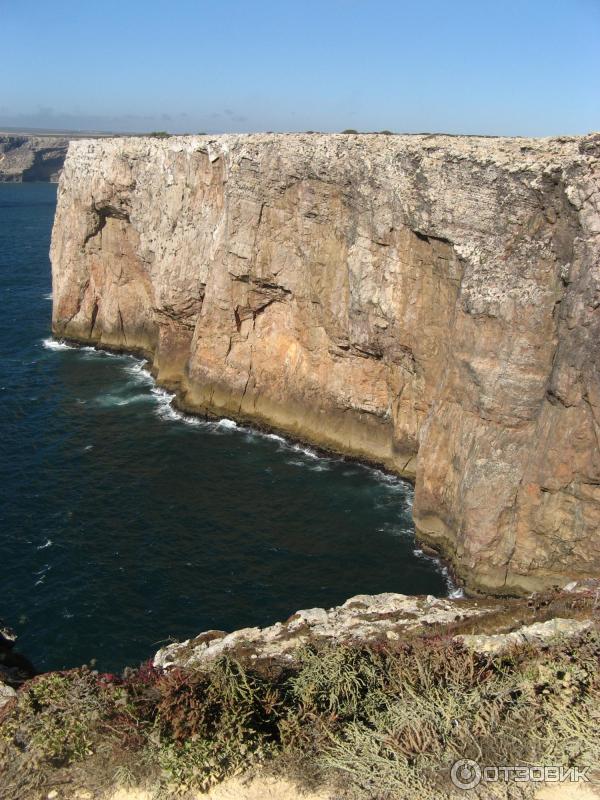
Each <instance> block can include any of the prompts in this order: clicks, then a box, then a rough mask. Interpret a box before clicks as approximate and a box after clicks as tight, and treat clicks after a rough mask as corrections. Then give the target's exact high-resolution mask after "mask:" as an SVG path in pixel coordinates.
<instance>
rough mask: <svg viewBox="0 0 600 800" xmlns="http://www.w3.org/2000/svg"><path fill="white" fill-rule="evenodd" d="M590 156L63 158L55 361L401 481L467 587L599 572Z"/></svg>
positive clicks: (230, 148)
mask: <svg viewBox="0 0 600 800" xmlns="http://www.w3.org/2000/svg"><path fill="white" fill-rule="evenodd" d="M599 158H600V135H590V136H586V137H562V138H557V139H537V140H536V139H507V138H475V137H473V138H471V137H450V136H437V135H436V136H431V135H422V136H383V135H251V136H233V135H227V136H220V137H217V138H210V137H172V138H169V139H166V140H157V139H148V138H145V139H144V138H136V139H113V140H106V139H105V140H97V141H91V140H85V141H77V142H73V143H71V145H70V148H69V153H68V156H67V160H66V164H65V168H64V172H63V176H62V179H61V183H60V190H59V202H58V209H57V215H56V221H55V227H54V232H53V241H52V263H53V282H54V290H53V293H54V308H53V329H54V332H55V334H56V335H57V336H61V337H67V338H70V339H74V340H78V341H82V342H93V343H96V344H98V345H99V346H105V347H111V348H119V349H121V348H122V349H126V350H130V351H141V352H143V353H145V354H147V355H149V356H150V357H151V358H152V360H153V364H154V370H155V373H156V375H157V377H158V379H159V380H160V381H161V382H163V383H165V384H168V385H170V386H173V387H174V388H176V390H177V392H178V397H179V403H180V404H181V406H182V407H184V408H187V409H190V410H193V411H197V412H200V413H214V414H220V415H227V416H233V417H236V418H243V419H248V420H251V421H254V422H256V423H262V424H266V425H269V426H272V427H275V428H277V429H280V430H282V431H284V432H288V433H289V434H292V435H293V436H296V437H299V438H301V439H305V440H310V441H312V442H316V443H318V444H320V445H323V446H325V447H328V448H332V449H334V450H337V451H341V452H344V453H349V454H352V455H354V456H358V457H361V458H367V459H370V460H373V461H376V462H380V463H382V464H384V465H385V466H386V467H388V468H390V469H392V470H395V471H396V472H398V473H400V474H402V475H404V476H407V477H409V478H411V479H415V481H416V492H415V507H414V515H415V522H416V525H417V529H418V532H419V535H420V537H421V538H422V539H424V540H426V541H427V542H429V543H431V544H433V545H434V546H435V547H437V548H438V549H440V550H441V551H442V552H444V553H445V554H446V555H447V556H448V557H449V558H451V559H452V561H453V562H454V565H455V567H456V569H457V571H458V572H459V573H460V574H461V575H462V576H463V577H464V578H465V579H466V581H467V583H468V585H469V586H471V587H472V588H479V589H483V590H486V591H493V592H499V593H503V592H507V593H511V592H521V591H528V590H531V589H534V588H538V587H541V586H544V585H551V584H554V583H564V581H565V579H566V578H567V577H569V578H570V577H583V576H587V575H594V574H597V573H598V572H600V531H599V525H600V451H599V448H598V434H599V430H600V429H599V425H600V375H599V360H598V356H599V351H600V339H599V334H600V324H599V320H600V311H599V309H600V263H599V255H600V192H599V186H600V183H599V175H600V161H599Z"/></svg>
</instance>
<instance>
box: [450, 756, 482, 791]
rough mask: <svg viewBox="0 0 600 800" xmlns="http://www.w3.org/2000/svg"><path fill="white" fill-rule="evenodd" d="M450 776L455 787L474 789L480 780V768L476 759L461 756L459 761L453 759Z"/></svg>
mask: <svg viewBox="0 0 600 800" xmlns="http://www.w3.org/2000/svg"><path fill="white" fill-rule="evenodd" d="M450 777H451V778H452V783H453V784H454V785H455V786H456V788H457V789H464V790H465V791H467V790H468V789H474V788H475V787H476V786H478V785H479V783H480V782H481V770H480V769H479V764H478V763H477V762H476V761H472V760H471V759H470V758H461V759H460V761H455V762H454V764H452V769H451V770H450Z"/></svg>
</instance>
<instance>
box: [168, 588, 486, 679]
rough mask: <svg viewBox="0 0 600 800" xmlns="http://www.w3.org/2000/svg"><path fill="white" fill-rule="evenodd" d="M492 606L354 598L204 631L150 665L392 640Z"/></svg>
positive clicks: (278, 655)
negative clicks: (261, 624)
mask: <svg viewBox="0 0 600 800" xmlns="http://www.w3.org/2000/svg"><path fill="white" fill-rule="evenodd" d="M496 610H497V608H496V606H493V605H492V606H489V605H485V604H479V603H477V602H475V601H468V600H451V599H449V598H445V597H437V598H436V597H432V596H431V595H428V596H427V597H421V596H419V597H416V596H408V595H404V594H394V593H389V592H387V593H384V594H376V595H366V594H359V595H356V596H355V597H351V598H350V599H349V600H346V602H345V603H343V604H342V605H341V606H336V607H335V608H330V609H328V610H326V609H324V608H309V609H305V610H303V611H297V612H296V613H295V614H293V615H292V616H291V617H290V618H289V619H288V620H287V621H286V622H277V623H275V625H271V626H269V627H267V628H244V629H242V630H238V631H234V632H233V633H223V632H220V631H209V632H207V633H203V634H200V636H198V637H196V638H195V639H191V640H188V641H185V642H176V643H174V644H170V645H167V646H166V647H163V648H162V649H161V650H159V651H158V653H157V654H156V655H155V657H154V665H155V666H156V667H162V668H166V667H171V666H182V667H194V666H200V665H203V664H204V665H205V664H209V663H210V662H211V661H214V659H216V658H219V657H220V656H222V655H229V656H231V657H235V658H244V659H250V660H257V659H272V658H275V659H284V660H285V659H292V658H293V654H294V651H295V650H296V649H297V648H299V647H302V646H304V645H308V644H318V645H323V644H342V643H352V644H361V645H363V644H364V645H368V644H373V643H375V642H385V641H390V640H391V641H395V640H397V639H399V638H400V637H401V636H405V635H407V634H410V632H411V631H418V632H423V631H424V630H426V629H427V627H431V626H440V627H442V628H447V627H448V626H450V625H452V624H456V623H458V622H464V621H466V620H469V619H476V618H478V617H481V616H482V615H486V614H491V613H493V612H495V611H496Z"/></svg>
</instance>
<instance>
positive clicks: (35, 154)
mask: <svg viewBox="0 0 600 800" xmlns="http://www.w3.org/2000/svg"><path fill="white" fill-rule="evenodd" d="M68 146H69V139H68V138H67V137H65V136H26V135H23V136H19V135H13V134H0V182H7V183H25V182H29V181H50V182H51V183H56V182H57V181H58V178H59V176H60V173H61V170H62V168H63V164H64V161H65V157H66V155H67V148H68Z"/></svg>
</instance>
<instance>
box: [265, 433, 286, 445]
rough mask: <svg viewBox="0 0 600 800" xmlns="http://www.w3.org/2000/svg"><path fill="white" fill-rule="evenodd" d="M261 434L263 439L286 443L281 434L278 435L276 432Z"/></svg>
mask: <svg viewBox="0 0 600 800" xmlns="http://www.w3.org/2000/svg"><path fill="white" fill-rule="evenodd" d="M262 436H264V437H265V439H273V441H275V442H282V443H283V444H287V442H286V440H285V439H284V438H283V436H279V435H278V434H277V433H263V434H262Z"/></svg>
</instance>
